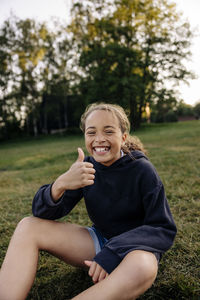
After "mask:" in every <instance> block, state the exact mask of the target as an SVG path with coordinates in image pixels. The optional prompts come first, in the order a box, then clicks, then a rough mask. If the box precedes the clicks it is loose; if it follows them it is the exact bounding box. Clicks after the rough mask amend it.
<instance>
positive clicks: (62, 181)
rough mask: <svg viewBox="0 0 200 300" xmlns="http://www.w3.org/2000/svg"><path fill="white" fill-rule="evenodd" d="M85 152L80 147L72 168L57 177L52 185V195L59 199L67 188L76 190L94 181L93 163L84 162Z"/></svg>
mask: <svg viewBox="0 0 200 300" xmlns="http://www.w3.org/2000/svg"><path fill="white" fill-rule="evenodd" d="M84 158H85V155H84V152H83V150H82V149H81V148H78V158H77V160H76V162H75V163H74V164H73V165H72V166H71V168H70V169H69V170H68V171H67V172H66V173H64V174H62V175H61V176H59V177H58V178H57V180H56V181H55V182H54V184H53V186H52V190H51V193H52V197H53V199H54V200H55V201H56V200H58V199H59V198H60V197H61V196H62V195H63V193H64V192H65V191H66V190H75V189H79V188H81V187H84V186H87V185H92V184H93V183H94V178H95V176H94V174H95V169H94V167H93V164H91V163H89V162H84Z"/></svg>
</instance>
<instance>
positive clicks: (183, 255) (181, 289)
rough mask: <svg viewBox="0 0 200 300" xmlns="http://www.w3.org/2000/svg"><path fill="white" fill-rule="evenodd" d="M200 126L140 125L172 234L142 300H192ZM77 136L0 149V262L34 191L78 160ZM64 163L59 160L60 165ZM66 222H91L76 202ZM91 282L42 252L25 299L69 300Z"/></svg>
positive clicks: (198, 249) (199, 248)
mask: <svg viewBox="0 0 200 300" xmlns="http://www.w3.org/2000/svg"><path fill="white" fill-rule="evenodd" d="M199 122H200V121H191V122H180V123H168V124H166V123H163V124H159V125H158V124H146V125H142V127H141V128H140V130H138V131H137V132H136V134H137V136H138V137H140V139H141V140H142V141H143V143H144V144H145V147H146V148H147V149H148V152H149V158H150V160H151V161H152V162H153V164H154V165H155V167H156V168H157V170H158V173H159V175H160V177H161V179H162V181H163V183H164V185H165V190H166V193H167V197H168V201H169V203H170V208H171V210H172V213H173V216H174V219H175V222H176V224H177V227H178V234H177V237H176V239H175V243H174V246H173V247H172V248H171V249H170V250H169V251H168V252H167V253H166V254H165V255H164V256H163V258H162V260H161V263H160V267H159V273H158V277H157V279H156V282H155V284H154V285H153V287H152V288H151V289H149V290H148V291H147V292H146V293H145V294H144V295H143V296H141V297H140V299H149V300H150V299H164V300H165V299H166V300H169V299H171V300H172V299H173V300H179V299H183V300H184V299H185V300H188V299H198V298H199V296H200V285H199V284H200V282H199V280H198V278H199V254H200V236H199V233H200V232H199V209H200V198H199V184H200V179H199V178H200V160H199V147H200V134H199V126H200V123H199ZM80 146H81V147H83V149H84V151H85V148H84V140H83V138H82V137H79V136H65V137H51V138H50V137H46V138H43V139H41V138H36V139H34V140H30V139H28V140H22V139H21V140H19V141H9V142H6V143H5V142H4V143H2V144H1V147H0V225H1V226H0V231H1V240H0V264H1V263H2V261H3V258H4V255H5V253H6V249H7V246H8V243H9V240H10V238H11V236H12V233H13V230H14V228H15V227H16V224H17V223H18V222H19V220H20V219H21V218H23V217H24V216H27V215H30V214H31V202H32V198H33V196H34V194H35V192H36V191H37V189H38V188H39V187H40V186H41V185H42V184H45V183H50V182H52V181H53V180H55V178H57V176H59V175H60V174H61V173H62V172H65V171H66V169H68V168H69V167H70V166H71V164H72V163H73V162H74V161H75V160H76V158H77V147H80ZM63 162H64V163H63ZM62 221H64V222H74V223H79V224H81V225H83V226H85V225H90V222H89V220H88V217H87V213H86V210H85V206H84V203H83V202H82V201H81V202H80V203H79V205H77V206H76V207H75V208H74V209H73V211H72V212H71V213H70V215H69V216H68V217H64V218H63V219H62ZM90 285H92V282H91V280H90V279H89V277H88V275H87V273H86V272H85V271H82V270H80V269H75V268H72V267H69V266H67V265H66V264H65V263H64V262H61V261H59V260H58V259H57V258H53V257H52V256H50V255H49V254H47V253H41V255H40V260H39V267H38V272H37V279H36V281H35V283H34V286H33V288H32V290H31V292H30V294H29V296H28V298H27V299H29V300H32V299H34V300H39V299H43V300H51V299H52V300H54V299H59V300H67V299H71V298H72V297H73V296H75V295H76V294H77V293H79V292H81V291H82V290H83V289H86V288H87V287H89V286H90Z"/></svg>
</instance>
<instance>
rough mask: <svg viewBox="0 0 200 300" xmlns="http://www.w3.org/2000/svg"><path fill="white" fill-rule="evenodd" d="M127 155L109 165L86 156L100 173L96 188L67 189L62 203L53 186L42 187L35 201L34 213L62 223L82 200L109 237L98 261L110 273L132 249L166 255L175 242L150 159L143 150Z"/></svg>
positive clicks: (98, 225) (169, 217)
mask: <svg viewBox="0 0 200 300" xmlns="http://www.w3.org/2000/svg"><path fill="white" fill-rule="evenodd" d="M131 154H132V156H133V157H131V156H129V155H125V156H123V157H122V158H120V159H118V160H117V161H115V162H114V163H113V164H112V165H111V166H109V167H107V166H104V165H102V164H101V163H98V162H96V161H95V160H94V158H93V157H86V158H85V161H87V162H91V163H92V164H93V165H94V168H95V170H96V173H95V181H94V184H93V185H90V186H86V187H84V188H80V189H78V190H68V191H65V193H64V194H63V196H62V197H61V199H59V201H58V202H56V203H55V202H54V201H53V199H52V197H51V185H44V186H42V187H41V188H40V189H39V190H38V192H37V193H36V195H35V197H34V199H33V206H32V207H33V215H34V216H37V217H40V218H46V219H58V218H61V217H63V216H65V215H67V214H68V213H69V212H70V211H71V210H72V208H73V207H74V206H75V205H76V204H77V203H78V201H80V200H81V198H82V197H84V199H85V204H86V208H87V211H88V215H89V217H90V219H91V221H92V222H93V223H94V226H95V227H96V228H97V229H98V230H99V231H100V232H101V233H102V235H103V236H104V237H106V238H107V239H108V241H107V242H106V244H105V245H104V247H103V249H102V250H101V252H99V253H98V254H97V255H96V256H95V257H94V260H95V261H96V262H97V263H98V264H99V265H101V266H102V267H103V268H104V269H105V270H106V271H107V272H108V273H111V272H112V271H113V270H114V269H115V268H116V267H117V266H118V264H119V263H120V262H121V261H122V259H123V258H124V257H125V256H126V255H127V254H128V253H129V252H130V251H133V250H146V251H150V252H157V253H160V254H161V255H162V254H163V253H164V252H165V251H167V250H168V249H169V248H170V247H171V246H172V244H173V240H174V238H175V235H176V226H175V223H174V220H173V217H172V215H171V212H170V209H169V205H168V202H167V199H166V196H165V191H164V187H163V184H162V182H161V180H160V178H159V176H158V174H157V172H156V170H155V168H154V167H153V165H152V164H151V162H150V161H149V160H148V159H147V157H146V156H145V155H144V154H143V153H142V152H140V151H133V152H132V153H131Z"/></svg>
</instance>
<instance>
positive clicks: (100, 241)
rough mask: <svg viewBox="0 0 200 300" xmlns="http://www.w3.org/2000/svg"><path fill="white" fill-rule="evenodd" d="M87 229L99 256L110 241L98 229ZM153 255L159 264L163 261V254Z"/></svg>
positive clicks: (155, 253) (156, 253)
mask: <svg viewBox="0 0 200 300" xmlns="http://www.w3.org/2000/svg"><path fill="white" fill-rule="evenodd" d="M86 229H87V230H88V232H89V234H90V235H91V237H92V239H93V242H94V247H95V251H96V254H97V253H99V252H100V251H101V249H102V248H103V246H104V244H105V243H106V242H107V241H108V239H106V238H105V237H104V236H103V235H102V234H101V232H100V231H99V230H98V229H96V228H95V227H94V226H92V227H86ZM152 253H153V254H154V255H155V257H156V259H157V262H158V263H159V262H160V259H161V254H160V253H159V252H152Z"/></svg>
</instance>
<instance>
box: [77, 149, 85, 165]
mask: <svg viewBox="0 0 200 300" xmlns="http://www.w3.org/2000/svg"><path fill="white" fill-rule="evenodd" d="M84 158H85V154H84V152H83V150H82V149H81V148H78V158H77V161H79V162H83V161H84Z"/></svg>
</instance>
